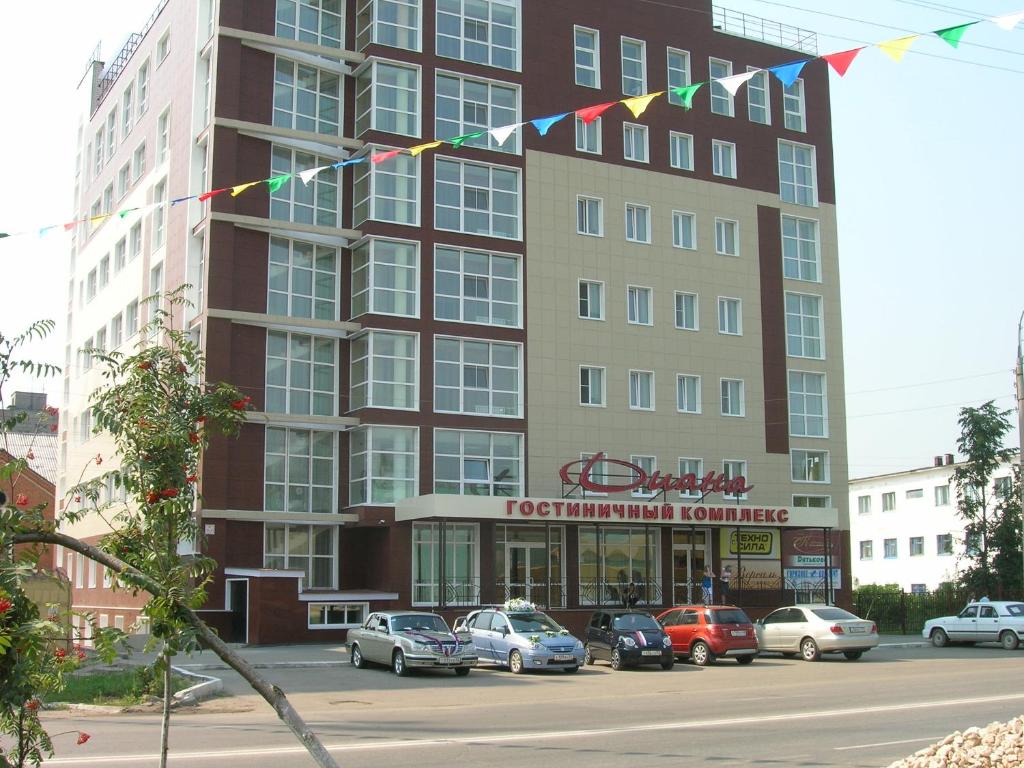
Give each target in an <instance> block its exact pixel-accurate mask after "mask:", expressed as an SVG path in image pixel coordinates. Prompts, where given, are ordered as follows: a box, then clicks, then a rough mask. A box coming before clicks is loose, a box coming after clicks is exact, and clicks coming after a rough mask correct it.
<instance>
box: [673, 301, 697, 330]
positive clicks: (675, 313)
mask: <svg viewBox="0 0 1024 768" xmlns="http://www.w3.org/2000/svg"><path fill="white" fill-rule="evenodd" d="M684 296H692V297H693V327H692V328H691V327H689V326H686V325H680V324H679V299H680V298H681V297H684ZM672 321H673V323H674V325H675V327H676V328H677V329H678V330H680V331H699V330H700V296H699V295H698V294H696V293H693V292H692V291H675V292H674V293H673V295H672Z"/></svg>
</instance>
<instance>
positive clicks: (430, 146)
mask: <svg viewBox="0 0 1024 768" xmlns="http://www.w3.org/2000/svg"><path fill="white" fill-rule="evenodd" d="M440 146H441V142H440V141H431V142H430V143H429V144H418V145H417V146H415V147H409V154H410V155H412V156H413V157H416V155H418V154H419V153H420V152H426V151H427V150H428V149H434V147H440Z"/></svg>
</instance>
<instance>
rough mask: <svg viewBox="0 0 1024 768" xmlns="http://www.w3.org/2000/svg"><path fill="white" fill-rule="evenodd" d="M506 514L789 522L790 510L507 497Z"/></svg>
mask: <svg viewBox="0 0 1024 768" xmlns="http://www.w3.org/2000/svg"><path fill="white" fill-rule="evenodd" d="M505 516H506V517H517V518H521V519H531V520H532V519H541V520H544V519H549V520H550V519H562V520H593V521H598V522H599V521H601V520H609V521H618V520H624V521H630V520H639V521H646V522H650V523H732V524H736V525H765V524H785V523H788V522H789V510H788V509H785V508H779V507H712V506H704V505H696V506H690V505H686V504H627V503H625V502H623V503H619V502H590V501H575V500H569V499H565V500H557V501H556V500H548V499H542V500H538V501H533V500H530V499H506V500H505Z"/></svg>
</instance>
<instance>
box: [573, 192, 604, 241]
mask: <svg viewBox="0 0 1024 768" xmlns="http://www.w3.org/2000/svg"><path fill="white" fill-rule="evenodd" d="M590 203H596V205H597V214H596V216H594V217H591V215H590V208H589V204H590ZM581 206H583V207H581ZM591 218H595V219H596V223H597V227H596V230H597V231H595V232H592V231H590V229H592V227H591V226H590V224H591ZM581 224H582V227H581ZM576 234H577V235H585V236H587V237H604V200H603V199H602V198H600V197H593V196H591V195H576Z"/></svg>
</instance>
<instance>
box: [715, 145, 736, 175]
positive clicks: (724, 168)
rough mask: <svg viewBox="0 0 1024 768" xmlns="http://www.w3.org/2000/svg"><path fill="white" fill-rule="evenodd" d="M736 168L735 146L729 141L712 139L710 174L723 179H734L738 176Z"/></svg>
mask: <svg viewBox="0 0 1024 768" xmlns="http://www.w3.org/2000/svg"><path fill="white" fill-rule="evenodd" d="M726 160H728V161H729V162H728V163H726ZM736 166H737V162H736V145H735V144H734V143H733V142H731V141H720V140H719V139H712V140H711V172H712V173H713V174H714V175H715V176H718V177H720V178H723V179H735V178H737V177H738V175H739V173H738V171H737V168H736Z"/></svg>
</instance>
